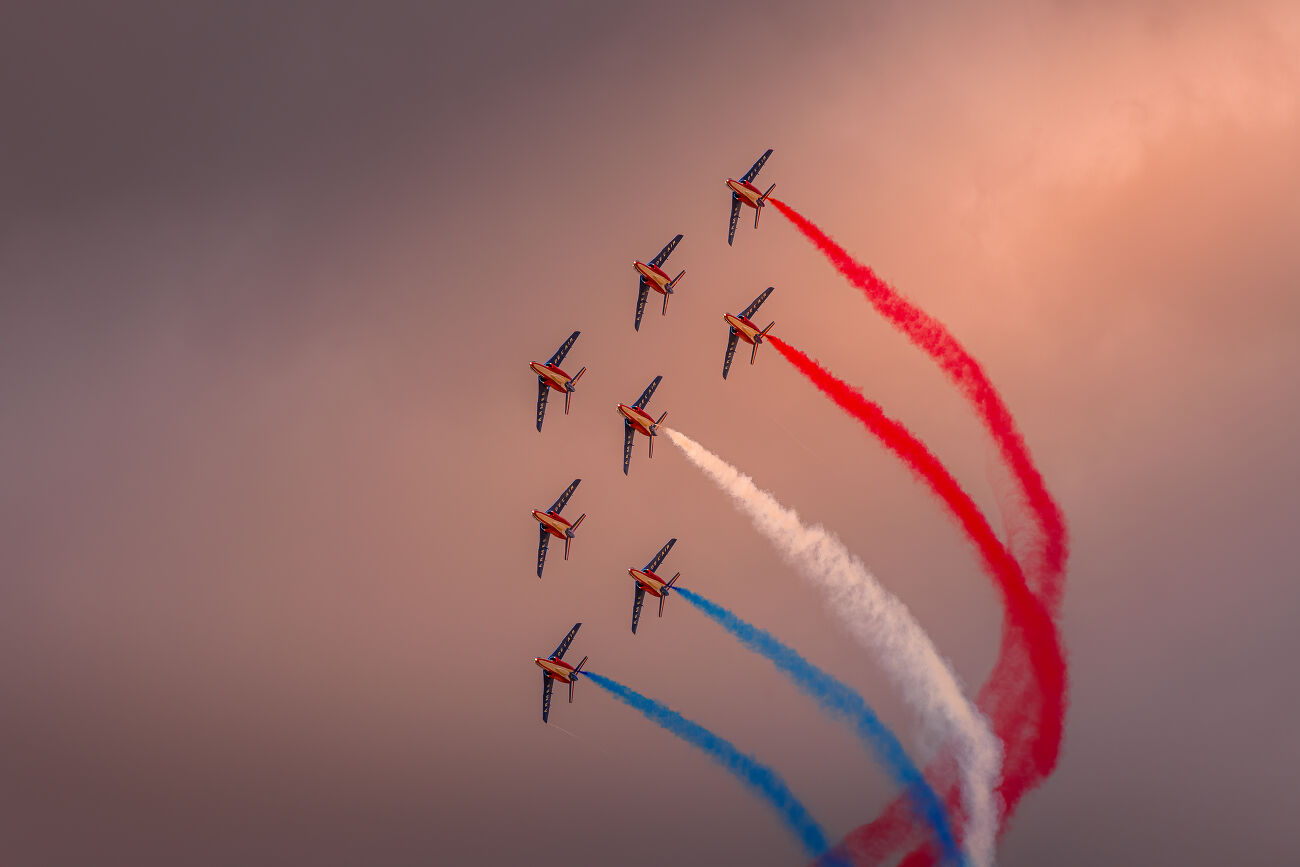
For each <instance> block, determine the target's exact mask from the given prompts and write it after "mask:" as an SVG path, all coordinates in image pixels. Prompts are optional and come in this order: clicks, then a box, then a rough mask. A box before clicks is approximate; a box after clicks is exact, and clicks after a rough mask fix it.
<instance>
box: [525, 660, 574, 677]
mask: <svg viewBox="0 0 1300 867" xmlns="http://www.w3.org/2000/svg"><path fill="white" fill-rule="evenodd" d="M533 662H535V663H537V667H538V668H540V669H541V670H542V671H544V672H546V676H547V677H550V678H552V679H553V680H558V681H559V682H560V683H571V682H572V681H573V679H574V677H575V676H576V675H577V672H575V671H574V670H573V666H572V665H569V663H567V662H565V661H564V660H562V659H543V658H542V657H540V656H535V657H533Z"/></svg>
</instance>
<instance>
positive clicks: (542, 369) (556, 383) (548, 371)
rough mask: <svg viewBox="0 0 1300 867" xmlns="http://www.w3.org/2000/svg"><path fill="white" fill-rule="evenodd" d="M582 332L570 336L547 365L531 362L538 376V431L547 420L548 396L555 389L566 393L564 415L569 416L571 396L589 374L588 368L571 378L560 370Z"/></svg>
mask: <svg viewBox="0 0 1300 867" xmlns="http://www.w3.org/2000/svg"><path fill="white" fill-rule="evenodd" d="M581 333H582V332H581V331H575V332H573V333H572V334H570V335H569V339H568V340H566V341H564V342H563V343H561V344H560V348H559V349H557V350H555V354H554V355H552V356H551V357H550V358H549V359H547V361H546V363H545V364H542V363H541V362H540V361H530V362H529V363H528V366H529V367H531V368H532V369H533V373H535V374H537V429H538V430H539V431H540V430H541V429H542V419H544V418H546V396H547V395H548V394H550V390H551V389H552V388H553V389H555V390H556V391H562V392H564V414H565V415H568V414H569V395H571V394H573V392H574V390H575V389H576V388H577V386H578V380H579V379H581V378H582V375H583V374H584V373H586V372H587V368H585V367H584V368H582V370H579V371H578V372H577V373H575V374H574V375H573V376H569V375H568V374H567V373H565V372H564V371H563V370H560V368H559V364H560V362H561V361H563V360H564V356H566V355H568V354H569V350H570V349H572V348H573V344H574V343H575V342H576V341H577V339H578V335H579V334H581Z"/></svg>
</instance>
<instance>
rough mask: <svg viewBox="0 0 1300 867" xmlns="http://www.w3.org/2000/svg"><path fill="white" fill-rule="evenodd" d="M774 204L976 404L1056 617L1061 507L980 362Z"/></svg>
mask: <svg viewBox="0 0 1300 867" xmlns="http://www.w3.org/2000/svg"><path fill="white" fill-rule="evenodd" d="M768 201H769V202H771V203H772V204H773V205H774V206H775V207H776V209H777V210H778V211H780V212H781V213H782V214H784V215H785V217H786V218H787V219H789V220H790V222H791V223H793V224H794V225H795V228H797V229H798V230H799V231H800V232H802V233H803V235H804V237H806V238H808V240H810V241H812V242H813V244H814V245H815V246H816V247H817V249H819V250H821V252H822V254H823V255H825V256H826V258H827V259H829V260H830V261H831V264H833V265H834V266H835V269H836V270H837V271H839V272H840V273H841V274H843V275H844V276H845V277H846V278H847V279H848V281H849V282H850V283H852V284H853V285H854V286H857V287H858V288H859V289H861V290H862V292H863V294H864V295H866V296H867V300H868V301H870V302H871V305H872V306H873V307H875V308H876V310H877V311H879V312H880V313H881V314H883V315H884V316H885V318H886V319H888V320H889V321H890V322H892V323H893V324H894V325H895V326H897V327H898V329H899V330H901V331H902V332H903V333H904V334H906V335H907V337H908V339H909V340H911V341H912V342H913V343H914V344H916V345H917V346H919V347H920V348H921V349H923V350H925V352H927V353H928V354H929V355H930V357H932V358H933V359H934V360H935V361H937V362H938V363H939V366H940V367H942V368H943V370H944V372H945V373H947V374H948V377H949V378H950V379H951V380H952V381H953V382H954V383H955V384H956V385H957V387H958V388H959V389H961V391H962V393H963V394H965V395H966V397H967V399H968V400H970V402H971V403H972V404H974V405H975V409H976V411H977V412H978V413H979V415H980V418H981V419H983V421H984V424H985V426H986V427H987V428H988V430H989V433H990V434H992V436H993V439H994V441H995V442H996V443H997V444H998V448H999V449H1000V450H1001V451H1002V457H1003V459H1004V460H1005V461H1006V463H1007V465H1008V466H1009V467H1010V468H1011V472H1012V473H1013V474H1014V475H1015V477H1016V480H1017V481H1018V482H1019V484H1020V487H1021V490H1023V491H1024V493H1025V497H1026V499H1027V500H1028V502H1029V507H1030V508H1031V509H1032V510H1033V512H1034V515H1035V517H1036V518H1037V522H1038V525H1039V527H1040V529H1041V531H1042V550H1041V552H1040V554H1041V557H1042V568H1041V570H1040V569H1032V570H1028V571H1030V572H1031V574H1033V575H1034V577H1035V578H1036V579H1037V580H1038V583H1039V588H1038V593H1039V596H1040V597H1041V598H1042V599H1043V601H1044V603H1045V604H1046V606H1047V608H1048V610H1049V611H1050V612H1051V613H1052V614H1053V616H1055V614H1056V613H1057V611H1058V610H1059V608H1060V604H1061V593H1062V588H1063V581H1062V576H1063V574H1064V571H1065V560H1066V558H1067V556H1068V555H1069V542H1068V539H1067V537H1066V530H1065V519H1064V517H1063V516H1062V515H1061V509H1060V507H1059V506H1058V505H1057V504H1056V501H1055V500H1053V499H1052V496H1051V494H1049V493H1048V492H1047V487H1046V485H1044V483H1043V477H1042V475H1041V474H1040V473H1039V472H1038V468H1037V467H1035V466H1034V462H1033V459H1032V458H1030V456H1029V449H1028V448H1027V447H1026V446H1025V441H1024V437H1022V436H1021V434H1020V431H1019V430H1018V429H1017V428H1016V423H1015V421H1014V420H1013V419H1012V418H1011V413H1010V412H1009V411H1008V410H1007V407H1006V404H1004V403H1003V402H1002V398H1001V397H1000V396H999V395H998V393H997V390H996V389H995V388H994V387H993V384H992V383H990V382H989V380H988V377H987V376H985V375H984V371H983V370H982V369H981V368H980V365H979V362H977V361H976V360H975V359H974V358H972V357H971V356H970V354H969V353H968V352H967V351H966V350H965V349H964V348H962V345H961V344H960V343H958V342H957V338H955V337H953V336H952V335H951V334H949V333H948V329H947V328H945V327H944V326H943V324H942V323H940V322H939V321H938V320H937V319H935V318H933V317H932V316H930V315H929V314H928V313H926V312H925V311H923V310H921V309H920V308H918V307H916V306H915V305H913V304H912V303H911V302H910V301H908V300H907V299H905V298H903V296H901V295H900V294H898V292H897V291H896V290H895V289H894V288H893V287H892V286H890V285H889V284H888V283H886V282H885V281H884V280H881V279H880V278H879V277H878V276H876V273H875V272H874V271H872V270H871V269H870V268H868V267H867V266H866V265H863V264H860V263H859V262H856V261H854V259H853V257H852V256H850V255H849V254H848V253H847V252H846V251H845V250H844V248H843V247H841V246H840V245H839V244H836V243H835V242H834V241H833V240H831V238H830V236H828V235H827V234H826V233H825V232H823V231H822V230H821V229H819V228H817V227H816V226H815V225H813V224H812V223H811V222H810V221H809V220H808V219H807V218H806V217H804V216H803V215H802V214H800V213H799V212H798V211H796V210H794V208H791V207H790V206H789V205H787V204H786V203H785V202H782V201H778V200H777V199H774V198H770V197H769V198H768Z"/></svg>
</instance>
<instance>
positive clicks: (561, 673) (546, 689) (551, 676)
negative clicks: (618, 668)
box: [533, 623, 587, 722]
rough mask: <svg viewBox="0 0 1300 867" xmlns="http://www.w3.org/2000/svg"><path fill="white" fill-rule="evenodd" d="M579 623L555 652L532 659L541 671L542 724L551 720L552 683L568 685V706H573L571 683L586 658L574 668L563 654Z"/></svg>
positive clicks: (571, 641)
mask: <svg viewBox="0 0 1300 867" xmlns="http://www.w3.org/2000/svg"><path fill="white" fill-rule="evenodd" d="M580 626H582V624H581V623H575V624H573V628H572V629H570V630H569V634H568V635H566V636H564V640H563V641H561V642H560V646H559V647H557V648H555V652H554V653H552V654H551V655H550V656H548V657H546V658H545V659H543V658H542V657H540V656H535V657H533V662H534V663H536V664H537V667H538V668H540V669H541V670H542V722H547V721H548V720H549V719H550V718H551V688H552V687H553V686H554V681H557V680H558V681H559V682H560V683H567V684H568V685H569V704H573V683H574V681H576V680H577V679H578V674H579V673H580V672H581V671H582V667H583V666H584V665H586V664H587V657H585V656H584V657H583V658H582V662H579V663H578V664H577V665H576V666H573V665H569V663H567V662H565V661H564V653H565V651H567V650H568V649H569V645H570V644H572V643H573V636H575V635H577V634H578V627H580Z"/></svg>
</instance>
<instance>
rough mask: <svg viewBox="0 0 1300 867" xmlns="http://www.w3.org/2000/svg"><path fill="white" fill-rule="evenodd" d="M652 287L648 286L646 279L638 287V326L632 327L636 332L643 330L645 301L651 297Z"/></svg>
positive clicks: (642, 279)
mask: <svg viewBox="0 0 1300 867" xmlns="http://www.w3.org/2000/svg"><path fill="white" fill-rule="evenodd" d="M649 293H650V287H649V286H647V285H646V283H645V278H644V277H642V278H641V281H640V282H639V283H638V284H637V287H636V324H635V325H633V326H632V329H633V330H634V331H640V330H641V314H642V313H645V300H646V298H647V297H648V296H649Z"/></svg>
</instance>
